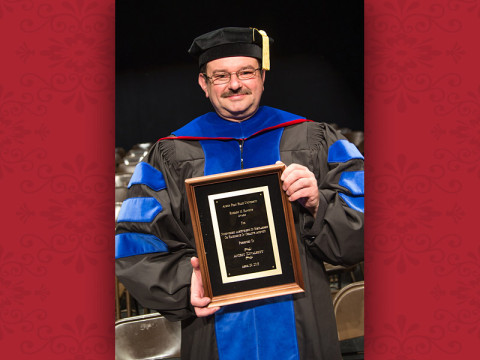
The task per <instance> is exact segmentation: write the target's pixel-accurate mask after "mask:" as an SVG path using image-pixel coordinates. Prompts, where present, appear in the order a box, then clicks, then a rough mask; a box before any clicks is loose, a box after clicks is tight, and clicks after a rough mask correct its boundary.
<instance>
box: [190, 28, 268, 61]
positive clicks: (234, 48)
mask: <svg viewBox="0 0 480 360" xmlns="http://www.w3.org/2000/svg"><path fill="white" fill-rule="evenodd" d="M270 42H272V43H273V39H269V37H268V36H267V33H266V32H265V31H263V30H258V29H255V28H243V27H225V28H221V29H218V30H214V31H210V32H208V33H206V34H203V35H200V36H199V37H197V38H195V40H193V43H192V45H191V46H190V49H189V50H188V53H189V54H190V55H192V56H194V57H196V58H198V66H199V67H201V66H202V65H204V64H206V63H207V62H209V61H212V60H215V59H220V58H224V57H230V56H250V57H254V58H257V59H261V60H262V69H264V70H270Z"/></svg>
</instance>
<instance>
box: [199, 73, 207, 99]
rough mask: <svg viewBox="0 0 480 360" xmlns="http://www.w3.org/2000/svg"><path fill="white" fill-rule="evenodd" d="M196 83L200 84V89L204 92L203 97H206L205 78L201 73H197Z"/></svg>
mask: <svg viewBox="0 0 480 360" xmlns="http://www.w3.org/2000/svg"><path fill="white" fill-rule="evenodd" d="M198 85H200V87H201V88H202V90H203V91H204V92H205V97H206V98H208V89H207V80H206V79H205V76H203V74H202V73H200V74H198Z"/></svg>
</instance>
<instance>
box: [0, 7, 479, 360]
mask: <svg viewBox="0 0 480 360" xmlns="http://www.w3.org/2000/svg"><path fill="white" fill-rule="evenodd" d="M114 18H115V11H114V2H113V1H104V2H101V3H100V2H97V1H91V0H84V1H82V0H78V1H71V2H62V1H50V2H45V1H33V0H3V1H1V2H0V34H2V36H1V37H2V40H1V42H2V47H1V48H2V69H1V73H2V74H1V78H0V79H1V80H0V181H1V186H2V210H3V211H2V215H1V217H2V225H3V226H2V240H3V241H2V242H1V243H0V348H1V349H2V350H1V353H2V355H1V356H2V357H3V358H14V359H31V358H37V359H38V358H40V359H43V358H48V359H62V360H64V359H107V358H108V359H112V358H113V357H114V328H113V324H114V319H115V318H114V287H113V261H112V259H113V252H114V250H113V238H114V219H113V214H114V190H113V188H114V187H113V173H114V162H113V148H114V146H115V145H114V121H115V120H114V117H115V114H114V91H115V88H114V85H115V74H114V50H115V49H114V43H115V38H114ZM479 24H480V1H478V0H448V1H447V0H445V1H423V2H420V1H414V0H397V1H373V0H367V1H365V138H366V146H365V154H366V169H367V171H366V194H367V198H366V206H365V207H366V231H365V235H366V260H365V271H366V279H365V281H366V303H365V316H366V336H365V341H366V357H367V358H368V359H435V360H438V359H463V358H470V355H473V354H476V353H477V352H476V351H475V350H476V344H477V342H478V341H479V338H480V280H479V279H480V276H479V270H480V269H479V268H480V261H479V257H480V247H479V245H478V242H477V241H476V240H477V239H478V235H476V232H475V225H476V223H475V221H476V217H477V211H476V201H475V200H476V198H478V194H477V188H478V183H479V178H480V161H479V160H480V135H479V134H480V115H479V107H480V81H479V78H478V75H477V74H478V70H477V68H478V64H479V63H480V61H479V60H480V59H479V58H480V56H479V55H480V49H479V46H478V34H479V30H480V29H479Z"/></svg>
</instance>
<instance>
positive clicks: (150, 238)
mask: <svg viewBox="0 0 480 360" xmlns="http://www.w3.org/2000/svg"><path fill="white" fill-rule="evenodd" d="M270 42H271V39H269V38H268V37H267V35H266V33H265V32H264V31H259V30H257V29H251V28H222V29H219V30H215V31H212V32H210V33H207V34H205V35H202V36H199V37H198V38H196V39H195V40H194V42H193V44H192V46H191V48H190V50H189V52H190V53H191V54H192V55H193V56H195V57H197V58H198V61H199V67H200V74H199V76H198V83H199V85H200V87H201V88H202V89H203V91H204V92H205V96H206V97H207V98H208V99H209V100H210V102H211V104H212V106H213V108H214V110H215V112H211V113H207V114H205V115H202V116H200V117H198V118H196V119H194V120H193V121H192V122H190V123H188V124H187V125H185V126H184V127H182V128H181V129H179V130H177V131H175V132H174V133H173V135H172V136H170V137H168V138H163V139H160V140H159V141H158V142H157V143H156V144H155V145H154V147H153V148H152V149H151V151H150V152H149V154H148V155H147V157H146V158H145V159H144V162H142V163H140V164H139V165H138V166H137V169H136V170H135V173H134V174H133V176H132V179H131V181H130V184H129V198H128V199H127V200H125V201H124V204H123V206H122V209H121V212H120V214H119V216H118V220H117V221H118V225H117V235H116V272H117V276H118V278H119V279H120V281H121V282H122V283H123V284H124V285H125V286H126V287H127V288H128V289H129V290H130V292H131V293H132V294H133V296H134V297H135V298H136V299H137V300H138V301H139V302H140V303H141V304H143V305H144V306H146V307H148V308H152V309H157V310H158V311H159V312H161V313H162V314H163V315H164V316H165V317H166V318H168V319H170V320H173V321H175V320H181V321H182V351H181V352H182V358H184V359H206V360H207V359H208V360H212V359H227V360H234V359H259V360H260V359H261V360H265V359H282V360H283V359H325V360H335V359H341V356H340V351H339V346H338V339H337V332H336V325H335V317H334V314H333V308H332V301H331V295H330V287H329V281H328V277H327V276H326V273H325V268H324V265H323V262H324V261H327V262H329V263H332V264H343V265H350V264H356V263H358V262H360V261H362V260H363V157H362V155H361V154H360V152H359V151H358V150H357V149H356V148H355V146H354V145H353V144H351V143H349V142H348V141H346V140H345V139H344V138H343V137H342V136H341V135H339V134H338V133H337V132H335V131H334V130H333V129H332V128H331V127H329V126H328V125H326V124H325V123H318V122H312V121H308V120H306V119H305V118H303V117H300V116H297V115H294V114H290V113H287V112H284V111H281V110H278V109H274V108H271V107H267V106H260V100H261V96H262V93H263V90H264V82H265V71H266V70H268V69H269V52H268V49H269V46H270ZM278 161H282V162H283V163H285V164H286V165H287V168H286V169H285V171H284V172H283V174H282V181H283V189H284V190H285V191H286V194H287V195H288V197H289V200H290V201H291V202H292V207H293V212H294V221H295V226H296V232H297V240H298V246H299V253H300V259H301V265H302V272H303V277H304V282H305V292H304V293H301V294H295V295H287V296H281V297H275V298H270V299H265V300H257V301H251V302H245V303H241V304H236V305H228V306H224V307H222V308H207V307H206V306H207V305H208V303H209V302H210V299H208V298H205V297H204V294H203V287H202V279H201V275H200V271H199V265H198V259H197V258H196V252H195V241H194V237H193V230H192V225H191V220H190V215H189V208H188V202H187V196H186V193H185V185H184V181H185V179H187V178H192V177H197V176H202V175H209V174H215V173H221V172H227V171H232V170H239V169H242V168H252V167H256V166H262V165H269V164H274V163H276V162H278Z"/></svg>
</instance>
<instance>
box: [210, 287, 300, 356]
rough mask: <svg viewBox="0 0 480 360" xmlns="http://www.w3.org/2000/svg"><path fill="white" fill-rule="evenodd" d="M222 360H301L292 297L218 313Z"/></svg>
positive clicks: (224, 309) (217, 329)
mask: <svg viewBox="0 0 480 360" xmlns="http://www.w3.org/2000/svg"><path fill="white" fill-rule="evenodd" d="M215 334H216V338H217V348H218V354H219V358H220V359H221V360H224V359H228V360H240V359H249V360H250V359H251V360H280V359H282V360H284V359H287V360H298V359H299V352H298V343H297V331H296V326H295V314H294V308H293V301H292V296H291V295H286V296H282V297H276V298H270V299H264V300H258V301H252V302H247V303H241V304H236V305H229V306H224V307H222V308H221V309H220V310H219V311H217V312H216V313H215Z"/></svg>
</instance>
